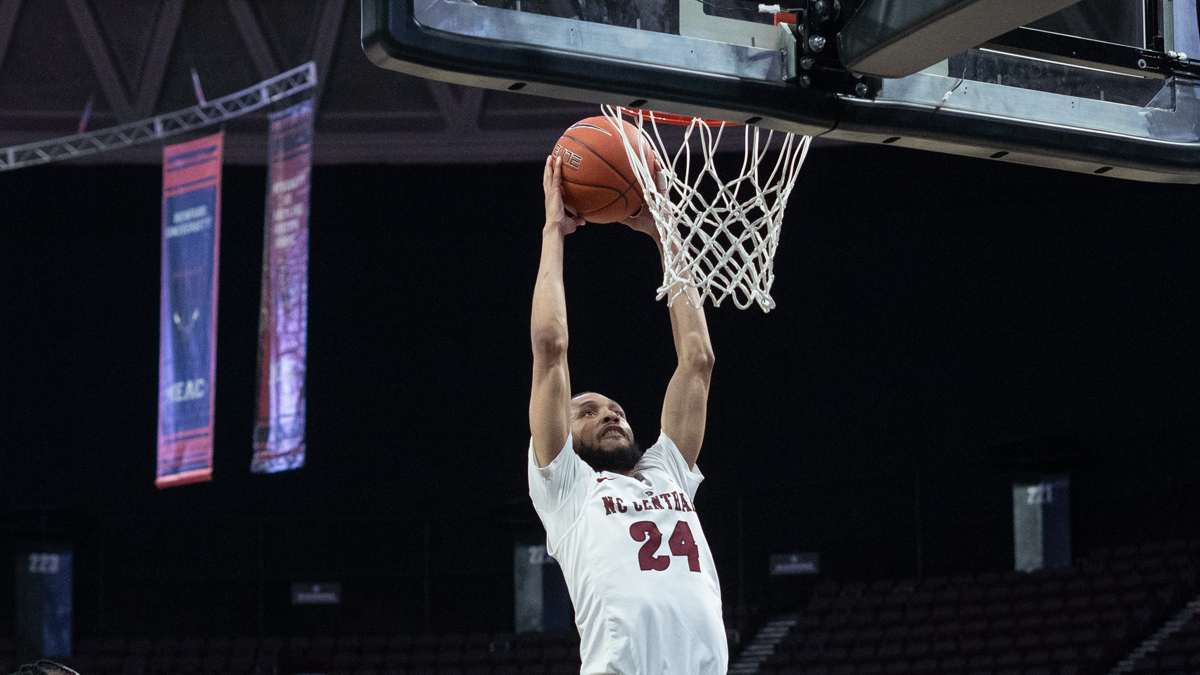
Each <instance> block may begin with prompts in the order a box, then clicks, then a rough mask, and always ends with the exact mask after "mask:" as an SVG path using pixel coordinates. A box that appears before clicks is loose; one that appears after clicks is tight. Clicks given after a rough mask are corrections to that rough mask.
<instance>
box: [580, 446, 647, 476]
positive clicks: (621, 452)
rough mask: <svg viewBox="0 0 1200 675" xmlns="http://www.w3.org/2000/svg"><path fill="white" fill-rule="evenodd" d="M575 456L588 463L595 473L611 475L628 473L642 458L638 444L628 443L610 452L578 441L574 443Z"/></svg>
mask: <svg viewBox="0 0 1200 675" xmlns="http://www.w3.org/2000/svg"><path fill="white" fill-rule="evenodd" d="M575 454H577V455H579V458H580V459H582V460H583V461H585V462H587V463H588V466H590V467H592V470H593V471H595V472H596V473H599V472H601V471H611V472H612V473H629V472H630V471H633V469H634V467H636V466H637V463H638V460H639V459H641V458H642V449H641V448H640V447H638V444H637V443H635V442H633V441H629V442H628V443H623V444H621V445H619V446H617V447H615V448H613V449H612V450H605V449H603V448H601V447H600V446H598V445H593V444H591V443H585V442H583V441H578V442H576V443H575Z"/></svg>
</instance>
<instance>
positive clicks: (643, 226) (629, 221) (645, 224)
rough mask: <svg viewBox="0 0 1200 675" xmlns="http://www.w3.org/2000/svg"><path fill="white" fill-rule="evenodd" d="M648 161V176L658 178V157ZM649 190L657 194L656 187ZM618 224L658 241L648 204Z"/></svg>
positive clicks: (652, 157) (655, 226) (652, 215)
mask: <svg viewBox="0 0 1200 675" xmlns="http://www.w3.org/2000/svg"><path fill="white" fill-rule="evenodd" d="M649 160H650V161H649V164H650V166H649V168H650V175H651V176H658V172H659V170H660V167H659V164H658V157H657V156H656V155H652V156H651V157H650V158H649ZM651 189H653V190H654V191H656V192H657V191H658V186H652V187H651ZM620 222H621V224H623V225H627V226H628V227H630V228H631V229H634V230H637V231H638V232H644V233H645V234H648V235H650V238H652V239H654V241H658V238H659V237H658V226H657V225H655V224H654V214H652V213H651V212H650V205H649V204H642V208H640V209H638V212H637V213H635V214H633V215H632V216H629V217H628V218H626V219H624V220H622V221H620Z"/></svg>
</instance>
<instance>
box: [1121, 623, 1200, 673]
mask: <svg viewBox="0 0 1200 675" xmlns="http://www.w3.org/2000/svg"><path fill="white" fill-rule="evenodd" d="M1133 672H1134V673H1135V675H1191V674H1193V673H1200V615H1198V616H1193V617H1192V619H1191V620H1190V621H1188V622H1187V623H1185V624H1183V626H1182V627H1181V628H1180V629H1179V632H1178V633H1175V634H1174V635H1172V636H1170V637H1168V638H1167V639H1166V640H1163V641H1162V642H1160V643H1159V645H1158V648H1156V649H1155V650H1154V651H1152V652H1150V653H1149V654H1147V655H1146V656H1144V657H1143V658H1142V659H1141V660H1139V661H1138V662H1137V664H1136V665H1135V666H1134V669H1133Z"/></svg>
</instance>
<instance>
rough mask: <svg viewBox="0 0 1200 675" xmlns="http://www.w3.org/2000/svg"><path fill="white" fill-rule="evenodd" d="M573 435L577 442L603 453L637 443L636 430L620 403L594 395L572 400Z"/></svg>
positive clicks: (579, 396)
mask: <svg viewBox="0 0 1200 675" xmlns="http://www.w3.org/2000/svg"><path fill="white" fill-rule="evenodd" d="M571 434H572V435H574V436H575V440H576V441H577V442H581V443H584V444H586V445H589V446H591V447H594V448H599V449H601V450H615V449H617V448H624V447H626V446H628V445H629V444H631V443H633V429H631V428H630V427H629V422H627V421H626V420H625V410H624V409H623V408H621V406H620V405H618V404H617V402H616V401H614V400H612V399H611V398H608V397H607V396H603V395H601V394H596V393H593V392H588V393H586V394H580V395H578V396H576V397H575V398H573V399H571Z"/></svg>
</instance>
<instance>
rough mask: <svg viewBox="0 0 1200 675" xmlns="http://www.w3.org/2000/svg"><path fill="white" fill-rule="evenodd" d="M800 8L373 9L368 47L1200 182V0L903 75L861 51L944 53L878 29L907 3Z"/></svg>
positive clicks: (1033, 159)
mask: <svg viewBox="0 0 1200 675" xmlns="http://www.w3.org/2000/svg"><path fill="white" fill-rule="evenodd" d="M1012 1H1013V2H1015V1H1016V0H1012ZM1068 1H1069V0H1068ZM796 2H797V4H798V5H799V7H796V8H793V7H791V6H789V5H786V4H785V5H784V6H783V9H799V10H801V11H799V12H797V14H798V15H799V19H798V24H799V25H798V26H796V27H787V26H776V25H773V21H772V18H773V17H772V15H771V14H770V13H764V12H761V11H759V10H760V8H759V6H758V3H757V1H752V0H363V25H362V38H363V47H364V49H365V51H366V53H367V54H368V56H369V57H370V58H371V59H372V61H374V62H375V63H376V64H378V65H380V66H383V67H385V68H390V69H394V70H398V71H402V72H406V73H409V74H413V75H418V76H422V77H427V78H431V79H437V80H442V81H447V82H452V83H456V84H464V85H472V86H479V87H485V88H490V89H500V90H510V91H521V92H524V93H530V94H536V95H542V96H550V97H554V98H560V99H570V100H578V101H589V102H595V103H606V104H612V105H622V106H627V107H633V108H645V109H651V110H659V111H663V112H670V113H676V114H683V115H689V116H698V117H706V118H710V119H721V120H727V121H731V122H739V123H747V124H755V125H758V126H762V127H766V128H770V129H779V130H785V131H790V132H794V133H801V134H806V135H811V136H816V137H823V138H828V139H835V140H848V141H855V142H863V143H884V144H892V145H897V146H905V147H914V148H921V149H926V150H933V151H939V152H948V153H953V154H959V155H968V156H977V157H983V158H989V159H993V160H998V161H1008V162H1019V163H1025V164H1033V165H1039V166H1047V167H1055V168H1060V169H1067V170H1073V171H1081V172H1088V173H1095V174H1101V175H1107V176H1113V177H1121V178H1128V179H1135V180H1147V181H1156V182H1179V183H1198V182H1200V107H1198V106H1197V96H1198V93H1200V91H1198V86H1200V67H1197V66H1196V65H1194V64H1193V62H1192V61H1191V60H1190V58H1188V57H1187V56H1186V54H1189V53H1190V54H1192V55H1193V56H1196V57H1200V21H1198V19H1197V8H1196V0H1084V1H1083V2H1080V3H1079V4H1076V5H1072V6H1070V7H1067V8H1066V9H1064V10H1062V11H1059V12H1057V13H1054V14H1051V15H1049V16H1045V17H1042V18H1038V19H1037V20H1034V21H1031V22H1028V23H1027V24H1026V25H1025V26H1023V27H1019V28H1016V29H1015V30H1012V29H1011V27H1006V28H1004V32H1002V33H997V34H995V35H990V36H989V37H986V38H985V39H982V41H981V42H978V43H976V42H972V43H970V44H972V45H973V46H971V47H970V48H967V49H965V51H961V52H959V53H956V54H953V55H951V54H946V55H945V56H948V57H949V58H945V57H942V58H941V60H939V61H937V62H931V63H929V64H927V66H926V65H925V64H922V67H923V70H921V71H920V72H914V73H913V74H908V75H905V76H902V77H878V76H874V75H871V74H869V73H871V72H880V71H878V70H875V71H872V70H870V68H868V67H867V65H864V64H868V62H869V59H868V58H861V59H860V58H859V55H861V54H868V53H869V52H871V49H872V48H873V47H874V45H873V44H872V43H871V41H872V40H878V41H879V42H880V43H881V44H882V43H883V42H884V41H885V40H886V39H893V38H894V39H897V40H901V42H900V43H899V48H900V49H901V50H905V48H906V47H907V48H908V49H907V51H906V52H905V53H908V54H912V53H914V52H915V51H920V50H914V49H912V48H911V47H912V46H913V44H914V43H913V42H912V40H926V41H927V42H926V43H925V44H922V45H920V46H926V45H929V44H930V43H931V42H932V41H933V40H934V37H933V34H928V35H926V34H922V33H921V32H920V31H915V32H914V31H908V32H907V33H906V32H905V30H904V29H905V28H906V27H905V26H901V27H899V28H896V27H891V26H883V27H882V28H880V27H879V26H878V25H877V24H878V22H875V23H872V22H871V21H868V19H872V18H873V16H874V15H872V14H871V13H872V12H876V13H877V14H878V16H884V17H886V16H888V15H889V14H888V12H889V5H888V4H887V3H889V2H893V3H894V2H899V3H900V4H901V5H904V0H846V1H845V2H843V3H841V5H840V6H838V5H837V3H833V2H832V0H796ZM908 2H910V3H911V2H913V0H908ZM916 4H917V5H920V4H921V3H916ZM925 4H939V0H929V1H928V2H926V3H925ZM940 4H942V5H944V6H945V7H949V8H950V9H953V10H956V11H957V10H959V9H962V7H965V8H967V9H971V8H973V10H972V11H976V12H979V11H985V10H986V11H998V10H995V9H994V8H992V9H988V0H979V1H978V2H974V3H972V2H967V1H964V0H940ZM1007 4H1011V3H1007ZM1043 4H1045V3H1043ZM1062 4H1063V3H1062V2H1061V1H1060V2H1059V6H1061V5H1062ZM954 5H961V6H962V7H957V6H954ZM1001 5H1006V3H1003V2H1002V3H1001ZM904 6H905V7H907V8H911V7H913V6H914V5H912V4H908V5H904ZM998 6H999V5H998ZM831 7H833V8H834V9H833V10H832V11H831V10H830V8H831ZM980 7H984V10H980V9H979V8H980ZM943 9H944V8H943ZM822 11H823V12H824V14H822V13H821V12H822ZM962 11H963V12H965V11H966V9H963V10H962ZM893 13H894V12H893ZM917 18H918V19H919V18H920V17H917ZM854 19H858V20H857V22H856V23H855V22H852V20H854ZM997 22H998V23H997V24H996V25H1000V24H1001V23H1003V22H1002V21H1000V20H999V19H997ZM867 24H870V30H869V31H866V32H864V31H862V30H858V29H859V28H861V26H862V25H867ZM888 30H891V33H892V37H891V38H889V37H888V36H887V35H884V33H886V32H887V31H888ZM872 31H873V32H872ZM864 35H865V36H866V37H865V38H864V37H863V36H864ZM895 36H899V37H895ZM813 38H820V43H821V44H816V48H815V49H814V48H813V46H814V44H815V42H814V40H813ZM904 39H907V40H909V42H908V43H904V42H903V40H904ZM850 45H853V46H854V47H855V48H858V52H854V49H851V47H850ZM822 46H823V47H824V48H823V49H822V48H821V47H822ZM930 46H932V47H934V49H931V50H929V52H928V53H935V52H936V47H937V45H930ZM878 53H883V52H876V54H877V55H878ZM892 53H900V52H896V51H893V52H892ZM843 61H845V62H848V63H851V64H852V65H853V66H854V67H855V68H857V70H855V69H854V68H848V67H847V66H846V65H845V64H844V63H843ZM877 62H878V59H877ZM864 73H867V74H865V75H864Z"/></svg>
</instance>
